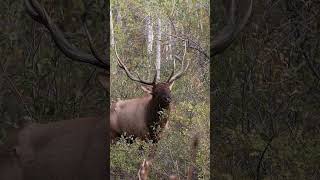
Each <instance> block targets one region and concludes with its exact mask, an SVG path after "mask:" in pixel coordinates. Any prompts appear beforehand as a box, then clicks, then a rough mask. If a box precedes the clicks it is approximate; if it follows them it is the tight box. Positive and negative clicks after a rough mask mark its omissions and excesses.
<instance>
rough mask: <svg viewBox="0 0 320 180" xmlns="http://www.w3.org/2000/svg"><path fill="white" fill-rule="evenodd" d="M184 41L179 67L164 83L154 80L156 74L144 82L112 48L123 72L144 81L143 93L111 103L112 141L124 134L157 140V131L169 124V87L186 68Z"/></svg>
mask: <svg viewBox="0 0 320 180" xmlns="http://www.w3.org/2000/svg"><path fill="white" fill-rule="evenodd" d="M186 49H187V42H185V46H184V54H183V58H182V60H181V68H180V70H179V71H178V72H177V73H176V74H175V69H174V68H173V70H172V72H171V75H170V77H169V78H168V79H167V80H166V81H165V82H160V83H159V82H156V77H157V76H158V75H157V73H155V75H154V78H153V81H152V82H151V81H146V80H143V79H141V78H140V76H139V75H137V76H134V75H133V74H132V73H131V72H130V71H129V70H128V68H127V66H126V65H125V64H124V62H123V61H122V60H121V58H120V57H119V55H118V53H117V50H116V48H115V54H116V57H117V62H118V65H119V67H120V68H122V69H123V70H124V71H125V73H126V75H127V76H128V77H129V78H130V79H131V80H133V81H135V82H139V83H142V84H144V85H145V86H142V88H143V90H144V91H145V92H146V93H147V95H146V96H144V97H140V98H135V99H129V100H123V101H122V100H120V101H118V102H116V103H114V104H112V105H111V109H110V113H111V115H110V130H111V138H112V140H115V139H116V138H118V137H120V136H121V135H123V134H126V135H127V136H130V137H131V138H137V137H138V138H141V139H143V140H151V141H152V142H154V143H156V142H158V140H159V137H160V133H161V131H162V130H163V128H165V127H166V125H167V123H168V118H169V114H170V103H171V98H172V97H171V96H172V95H171V87H172V85H173V83H174V81H175V80H177V79H179V78H181V77H182V75H183V74H184V73H185V72H186V71H187V69H188V67H189V64H190V63H189V62H190V61H187V62H185V56H186Z"/></svg>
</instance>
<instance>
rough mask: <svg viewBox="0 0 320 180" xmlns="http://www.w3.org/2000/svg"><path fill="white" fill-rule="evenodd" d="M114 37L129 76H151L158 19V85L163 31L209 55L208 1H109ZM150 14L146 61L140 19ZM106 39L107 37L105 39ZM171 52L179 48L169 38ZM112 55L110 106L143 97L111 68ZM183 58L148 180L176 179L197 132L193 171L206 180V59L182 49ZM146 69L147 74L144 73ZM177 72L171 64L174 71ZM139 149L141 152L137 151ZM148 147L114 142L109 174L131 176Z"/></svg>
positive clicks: (168, 63)
mask: <svg viewBox="0 0 320 180" xmlns="http://www.w3.org/2000/svg"><path fill="white" fill-rule="evenodd" d="M111 10H112V16H113V23H114V36H115V37H114V38H115V43H116V47H117V50H118V54H119V55H120V57H121V58H122V59H124V61H125V62H126V64H127V66H128V68H129V69H130V70H131V71H132V72H138V73H139V74H140V75H141V76H142V77H143V78H145V79H147V78H148V72H149V73H150V74H152V76H151V77H153V74H154V62H155V57H156V52H155V49H156V43H157V42H156V41H157V40H156V36H157V34H156V33H157V32H156V29H157V28H158V27H157V18H158V17H159V18H160V19H161V24H162V25H161V30H162V41H161V49H162V51H161V56H162V59H161V81H165V80H166V79H167V78H168V77H169V75H170V73H171V70H172V60H171V59H169V58H167V55H168V51H166V47H167V44H168V38H169V37H168V35H166V34H169V30H168V28H170V27H174V28H175V32H173V34H174V35H176V36H180V37H188V38H189V39H191V40H193V41H195V42H197V44H199V45H200V46H201V47H202V48H203V49H204V52H205V53H206V54H209V25H210V24H209V2H208V1H207V0H198V1H190V0H189V1H171V0H170V1H169V0H165V1H145V0H139V1H136V0H135V1H131V0H130V1H111ZM148 15H150V17H151V19H152V23H153V28H154V42H153V44H154V53H153V55H152V62H148V58H147V57H148V56H147V43H146V41H147V40H146V38H147V35H146V34H147V33H146V32H147V30H146V18H147V16H148ZM111 38H112V37H111ZM175 41H176V45H175V46H174V48H175V53H176V54H177V55H178V56H180V57H181V56H182V53H181V52H182V51H183V44H182V42H181V41H179V39H178V38H177V39H175ZM115 58H116V57H115V53H114V50H113V48H112V49H111V63H112V68H111V101H112V102H115V101H117V99H118V98H119V99H128V98H133V97H137V96H141V95H143V91H142V90H141V88H140V86H141V84H139V83H136V82H132V81H131V80H129V79H128V78H127V76H126V75H125V73H124V72H123V71H122V70H120V69H119V67H117V64H116V59H115ZM186 58H187V59H190V60H191V65H190V68H189V70H188V72H187V73H186V75H185V76H183V77H182V78H181V79H179V80H177V81H176V82H175V84H174V86H173V89H172V94H173V98H174V102H173V105H174V107H173V110H172V112H171V117H170V120H169V121H170V122H169V126H170V129H169V130H167V131H166V132H165V136H164V138H162V139H161V140H160V142H159V145H158V148H157V149H158V150H157V152H156V159H155V163H154V164H153V165H152V167H151V171H152V175H151V179H160V178H161V179H162V178H167V177H168V176H169V175H172V174H176V175H180V176H181V177H184V176H185V174H186V173H185V172H186V169H187V167H188V166H189V164H190V163H191V162H190V145H191V137H192V136H193V135H194V134H195V133H196V132H200V135H201V139H200V141H201V143H200V148H199V151H198V153H197V162H196V167H197V168H198V177H199V178H200V179H209V177H210V176H209V175H210V172H209V162H210V161H209V124H210V123H209V59H207V58H206V57H205V56H204V55H203V54H202V53H200V52H199V51H196V50H192V49H189V48H188V50H187V54H186ZM149 65H150V67H151V69H150V68H148V67H149ZM179 68H180V64H179V61H177V68H176V69H177V70H178V69H179ZM140 145H143V146H144V149H145V153H143V154H141V152H140V151H139V150H138V149H139V146H140ZM148 147H149V144H147V143H143V142H139V141H138V142H137V143H134V144H131V145H126V144H125V143H118V144H116V145H112V146H111V170H112V173H113V176H115V177H118V178H119V177H121V178H125V177H135V176H136V175H137V169H138V168H139V165H140V163H141V162H142V161H143V159H144V158H145V157H146V156H147V155H148Z"/></svg>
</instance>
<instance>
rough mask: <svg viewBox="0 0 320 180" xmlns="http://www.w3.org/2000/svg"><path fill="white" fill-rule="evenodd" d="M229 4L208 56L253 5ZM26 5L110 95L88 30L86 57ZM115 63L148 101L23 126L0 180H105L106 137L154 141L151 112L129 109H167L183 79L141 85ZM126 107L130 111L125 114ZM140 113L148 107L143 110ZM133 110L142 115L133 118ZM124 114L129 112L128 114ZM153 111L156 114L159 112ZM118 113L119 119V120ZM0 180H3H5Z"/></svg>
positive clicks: (104, 59) (0, 167)
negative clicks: (88, 67) (98, 114)
mask: <svg viewBox="0 0 320 180" xmlns="http://www.w3.org/2000/svg"><path fill="white" fill-rule="evenodd" d="M229 2H231V3H229V4H228V5H227V9H228V12H229V13H228V14H229V15H228V16H229V21H228V24H227V25H226V27H225V28H224V29H223V30H222V31H221V32H220V33H218V35H217V37H215V38H216V39H215V40H214V41H213V42H212V46H211V55H216V54H219V53H221V52H222V51H223V50H224V49H226V48H227V47H228V46H229V45H230V44H231V43H232V41H233V40H234V39H235V37H236V36H237V34H238V33H239V32H240V31H241V29H242V28H243V27H244V25H245V24H246V22H247V21H248V18H249V16H250V14H251V9H252V0H250V3H249V5H248V7H247V8H245V9H244V10H243V9H241V11H237V8H236V6H235V0H231V1H229ZM24 3H25V7H26V11H27V13H28V14H29V15H30V17H31V18H32V19H33V20H35V21H37V22H39V23H40V24H42V25H44V26H45V27H46V29H47V30H48V31H49V33H50V35H51V37H52V39H53V41H54V43H55V44H56V46H57V47H58V49H60V50H61V52H62V53H63V54H64V55H65V56H67V57H68V58H69V59H71V60H73V61H77V62H81V63H86V64H90V65H93V66H96V67H98V68H100V69H102V70H104V72H105V74H106V76H105V77H102V76H99V79H100V80H101V82H102V83H103V85H104V87H106V88H107V89H108V87H109V83H108V80H107V79H108V78H109V72H110V70H109V68H110V63H109V58H108V56H99V54H98V53H97V52H96V51H95V49H94V47H93V44H94V43H93V42H92V39H91V36H90V34H89V32H88V30H87V27H86V24H85V23H84V30H85V33H86V36H87V39H88V42H89V48H90V51H91V52H90V53H86V52H84V51H82V50H80V49H78V48H77V47H75V46H74V45H73V44H72V43H70V42H69V41H68V40H67V39H66V38H65V36H64V34H63V32H62V31H61V30H60V29H59V28H58V27H57V26H56V25H55V24H54V22H53V21H52V20H51V18H50V17H49V15H48V14H47V12H46V10H45V9H44V8H43V7H42V6H41V5H40V4H39V2H38V1H37V0H24ZM242 10H243V11H244V12H245V15H244V16H241V13H242ZM236 13H239V14H238V15H237V14H236ZM117 59H118V63H119V65H120V67H121V68H122V69H124V70H125V72H126V73H127V75H128V77H129V78H131V79H133V80H135V81H137V82H141V83H143V84H146V85H149V87H152V88H145V89H146V91H148V92H150V93H151V95H150V96H146V97H143V98H140V99H139V98H138V99H133V100H125V101H120V102H117V103H115V104H113V105H112V106H111V111H113V112H112V113H111V114H110V116H109V110H110V109H109V108H107V109H106V110H107V113H106V114H108V115H107V116H106V117H103V116H102V117H97V118H95V117H87V118H77V119H71V120H64V121H58V122H53V123H48V124H37V123H32V124H27V125H26V126H25V127H24V128H22V130H19V132H17V139H18V140H17V141H18V142H17V144H16V145H15V149H16V150H15V151H14V153H12V152H11V151H10V153H8V154H7V155H6V156H2V155H0V156H1V157H0V158H1V162H0V177H10V178H9V179H10V180H50V179H55V180H88V179H91V180H103V179H105V178H106V177H107V170H106V166H107V165H108V164H107V162H108V159H109V156H108V155H107V152H109V151H108V149H109V146H108V144H109V143H108V141H109V140H110V138H109V137H108V136H109V135H110V134H111V135H112V136H113V137H116V136H118V135H119V134H120V133H123V132H124V131H129V132H130V133H132V134H133V135H135V136H138V137H143V138H150V139H154V140H157V135H158V134H153V133H154V132H151V134H150V133H149V129H148V127H149V126H150V124H144V123H145V122H146V121H145V120H147V118H145V117H144V116H145V115H146V113H143V112H147V111H151V109H141V107H138V106H136V107H132V105H143V102H144V103H146V102H149V103H153V102H152V101H151V100H150V99H154V98H155V96H154V95H155V94H157V95H158V97H157V98H159V99H156V100H157V101H158V102H157V103H159V102H160V103H159V104H161V108H169V107H168V105H169V104H170V98H171V96H170V91H169V90H170V85H172V83H173V81H174V80H176V79H178V78H179V77H180V76H181V75H182V73H180V75H179V73H178V75H172V76H171V77H170V78H169V80H168V81H167V82H165V83H155V82H152V83H149V82H144V81H142V80H141V79H140V78H138V77H134V76H132V74H131V73H130V72H129V71H128V69H127V68H126V66H125V65H124V64H123V62H122V61H121V59H120V58H117ZM183 67H185V66H183ZM183 70H184V68H183ZM183 72H184V71H183ZM137 78H138V79H137ZM164 89H165V90H164ZM107 92H108V90H107ZM158 92H164V93H158ZM128 105H130V106H131V107H130V108H129V106H128ZM144 107H148V106H146V105H144ZM135 108H136V109H137V110H141V111H140V112H139V113H140V114H135V113H133V110H134V109H135ZM125 110H126V111H128V114H126V112H125ZM152 111H154V112H156V111H158V109H153V110H152ZM119 112H121V113H120V114H119ZM154 112H153V113H154ZM128 115H132V116H135V117H137V118H138V119H136V121H137V122H140V125H141V124H142V126H141V127H140V131H139V132H138V133H137V132H135V131H132V130H131V127H128V126H125V121H132V120H133V119H130V118H128ZM140 117H143V118H140ZM110 118H111V119H112V121H111V124H109V119H110ZM155 120H157V119H155ZM164 121H165V120H164ZM150 122H151V123H152V122H154V120H152V121H148V123H150ZM131 124H132V122H131ZM136 124H139V123H136ZM164 124H165V123H163V125H164ZM109 125H111V127H112V128H111V130H110V132H108V130H109ZM135 127H137V126H135ZM141 129H143V130H141ZM146 135H147V136H148V137H146ZM0 149H1V147H0ZM1 152H2V151H1V150H0V153H1ZM6 153H7V152H6ZM6 153H5V154H6ZM10 172H12V173H14V172H16V173H17V174H16V175H17V176H14V175H13V176H10ZM7 175H8V176H7ZM1 179H4V180H5V178H1Z"/></svg>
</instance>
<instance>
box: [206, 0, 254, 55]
mask: <svg viewBox="0 0 320 180" xmlns="http://www.w3.org/2000/svg"><path fill="white" fill-rule="evenodd" d="M249 1H250V3H249V5H248V8H247V9H246V14H245V15H244V16H243V18H242V19H240V17H238V18H236V17H235V12H236V8H235V0H232V2H231V7H229V8H230V18H229V20H228V24H227V25H226V26H225V27H224V28H223V29H222V30H221V31H220V32H218V33H217V36H216V37H215V39H214V40H213V43H212V46H211V51H210V52H211V54H212V55H213V56H215V55H217V54H219V53H221V52H222V51H224V50H225V49H226V48H227V47H228V46H230V45H231V43H232V42H233V41H234V39H235V37H236V36H237V35H238V34H239V32H240V31H241V30H242V29H243V27H244V26H245V24H246V23H247V22H248V20H249V18H250V16H251V12H252V4H253V0H249ZM238 16H240V15H238Z"/></svg>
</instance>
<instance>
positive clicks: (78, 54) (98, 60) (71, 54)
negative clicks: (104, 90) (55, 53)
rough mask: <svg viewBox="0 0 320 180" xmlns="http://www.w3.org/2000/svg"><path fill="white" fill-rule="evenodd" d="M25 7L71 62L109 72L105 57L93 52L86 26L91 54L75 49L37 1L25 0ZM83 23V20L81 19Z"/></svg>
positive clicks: (84, 25)
mask: <svg viewBox="0 0 320 180" xmlns="http://www.w3.org/2000/svg"><path fill="white" fill-rule="evenodd" d="M24 2H25V7H26V10H27V12H28V14H29V15H30V16H31V17H32V19H34V20H35V21H37V22H39V23H40V24H43V25H44V26H45V27H46V28H47V29H48V30H49V32H50V34H51V36H52V39H53V40H54V42H55V44H56V46H57V47H58V48H59V49H60V50H61V51H62V52H63V53H64V54H65V55H66V56H67V57H68V58H70V59H71V60H74V61H78V62H83V63H88V64H91V65H94V66H97V67H99V68H102V69H105V70H107V71H109V68H110V64H109V58H108V57H107V56H103V57H100V56H98V54H97V53H96V52H95V51H94V48H93V42H92V39H91V36H90V34H89V31H88V29H87V26H86V24H85V23H83V27H84V30H85V33H86V35H87V38H88V41H89V46H90V50H91V53H92V54H88V53H86V52H83V51H81V50H79V49H78V48H76V47H75V46H74V45H73V44H71V43H70V42H69V41H68V40H67V39H66V38H65V36H64V34H63V32H62V31H61V30H60V29H59V28H58V27H57V26H56V25H55V24H54V23H53V21H52V20H51V18H50V17H49V15H48V13H47V12H46V10H45V9H44V8H43V7H42V6H41V5H40V3H39V2H38V1H37V0H25V1H24ZM83 21H84V19H83Z"/></svg>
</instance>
